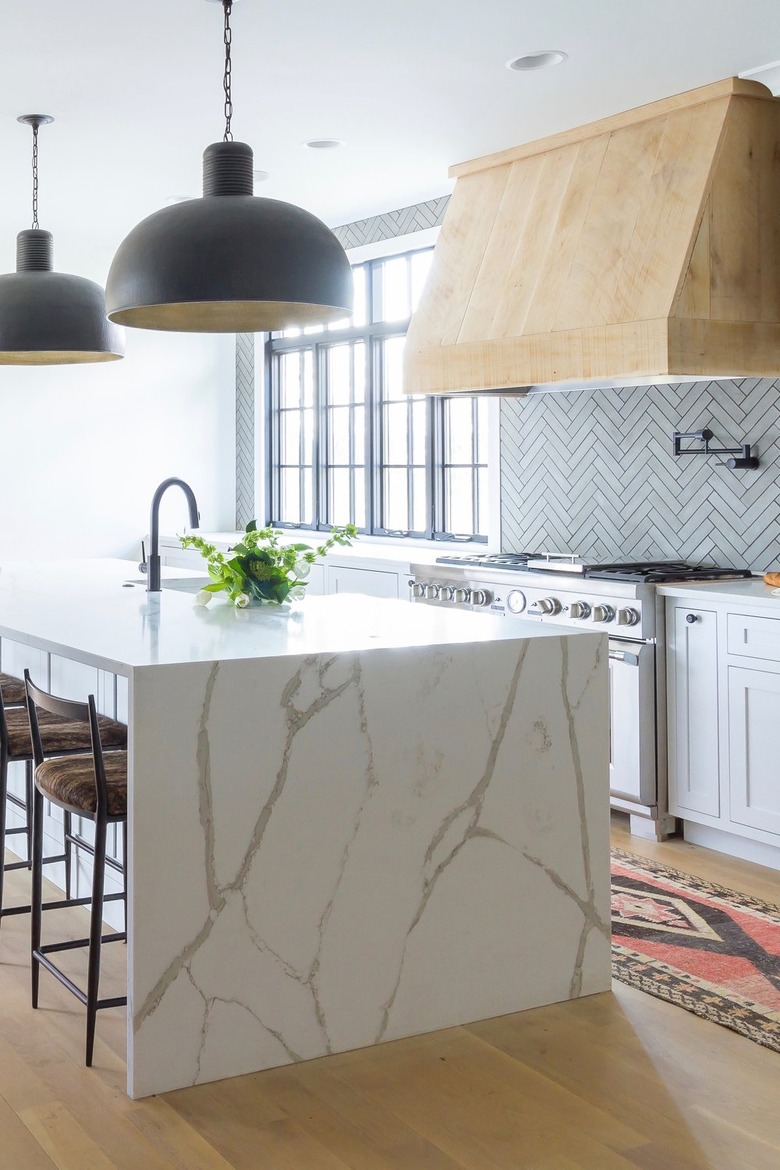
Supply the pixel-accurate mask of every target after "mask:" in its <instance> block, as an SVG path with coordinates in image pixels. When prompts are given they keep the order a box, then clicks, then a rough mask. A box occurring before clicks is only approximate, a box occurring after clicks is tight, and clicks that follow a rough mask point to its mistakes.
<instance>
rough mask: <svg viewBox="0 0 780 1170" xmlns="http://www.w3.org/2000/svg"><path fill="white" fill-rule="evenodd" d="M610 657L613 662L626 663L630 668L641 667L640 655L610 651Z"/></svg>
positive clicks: (626, 651) (622, 651)
mask: <svg viewBox="0 0 780 1170" xmlns="http://www.w3.org/2000/svg"><path fill="white" fill-rule="evenodd" d="M609 656H610V658H611V659H612V661H613V662H625V663H626V664H627V665H628V666H639V655H638V654H631V653H629V651H628V650H610V652H609Z"/></svg>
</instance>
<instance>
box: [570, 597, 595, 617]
mask: <svg viewBox="0 0 780 1170" xmlns="http://www.w3.org/2000/svg"><path fill="white" fill-rule="evenodd" d="M569 617H573V618H578V619H579V620H580V621H584V620H585V618H589V617H590V606H589V605H588V603H587V601H573V602H572V603H571V605H570V606H569Z"/></svg>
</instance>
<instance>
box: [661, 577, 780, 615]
mask: <svg viewBox="0 0 780 1170" xmlns="http://www.w3.org/2000/svg"><path fill="white" fill-rule="evenodd" d="M657 592H658V593H659V594H660V596H661V597H688V598H690V599H691V601H710V602H715V601H723V602H736V603H738V604H741V605H762V606H766V607H767V608H769V609H775V610H777V612H778V615H780V589H773V588H772V586H771V585H765V584H764V582H763V580H762V578H761V577H751V578H749V579H747V578H746V579H745V580H744V581H691V582H690V583H689V584H685V583H683V582H679V583H678V584H669V585H659V586H658V587H657Z"/></svg>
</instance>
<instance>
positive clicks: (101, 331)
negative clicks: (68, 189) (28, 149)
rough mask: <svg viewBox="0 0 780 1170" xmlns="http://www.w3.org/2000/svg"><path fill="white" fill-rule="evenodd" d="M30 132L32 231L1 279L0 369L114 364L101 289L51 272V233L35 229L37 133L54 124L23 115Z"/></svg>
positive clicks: (118, 349) (112, 331)
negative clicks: (31, 144) (14, 268)
mask: <svg viewBox="0 0 780 1170" xmlns="http://www.w3.org/2000/svg"><path fill="white" fill-rule="evenodd" d="M17 121H19V122H23V123H24V124H25V125H26V126H32V132H33V157H32V171H33V203H32V211H33V216H32V228H31V229H29V230H28V231H23V232H19V234H18V236H17V237H16V272H9V273H6V274H5V275H3V276H0V365H4V366H61V365H70V364H73V363H76V362H113V361H116V360H117V358H121V357H122V356H123V355H124V336H123V331H122V330H121V329H119V328H118V327H117V326H116V325H113V324H112V323H111V322H110V321H109V320H108V318H107V317H106V301H105V294H104V292H103V289H102V288H101V287H100V285H99V284H95V282H94V281H92V280H86V279H85V278H84V277H83V276H69V275H67V274H66V273H64V272H53V271H52V263H53V250H54V248H53V239H52V234H51V232H45V231H42V230H41V229H40V228H39V227H38V129H39V127H40V126H45V125H46V124H47V123H48V122H53V121H54V119H53V118H51V117H49V115H48V114H23V115H22V116H21V117H20V118H18V119H17Z"/></svg>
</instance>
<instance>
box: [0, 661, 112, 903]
mask: <svg viewBox="0 0 780 1170" xmlns="http://www.w3.org/2000/svg"><path fill="white" fill-rule="evenodd" d="M6 680H8V681H7V682H6ZM18 686H21V688H22V703H23V704H24V705H23V706H12V705H11V700H12V699H13V698H14V697H16V696H17V695H18ZM99 725H100V734H101V736H102V737H103V744H104V747H105V748H106V749H112V750H113V749H118V748H124V747H126V746H127V727H126V726H125V724H123V723H117V722H116V721H115V720H113V719H108V718H105V717H103V716H101V717H100V720H99ZM40 728H41V736H42V741H43V747H44V751H45V752H46V754H47V755H66V754H69V753H72V752H86V751H89V750H90V747H91V740H90V735H89V728H88V727H86V726H85V725H84V724H83V723H81V722H77V721H72V720H68V719H65V718H63V717H62V716H60V715H56V714H51V713H48V712H47V713H42V714H41V719H40ZM32 761H33V745H32V739H31V736H30V719H29V715H28V712H27V706H26V691H25V684H24V681H23V680H20V679H14V678H12V677H11V676H10V675H7V674H2V675H0V850H2V861H3V864H2V866H0V923H2V920H3V918H4V917H6V916H7V915H10V914H29V913H30V906H29V905H23V906H5V905H4V904H3V894H4V875H5V873H6V872H7V871H8V870H15V869H30V868H31V867H32V835H33V826H32V806H33V780H32ZM16 762H21V763H24V764H25V784H24V795H23V796H22V795H18V794H17V793H15V792H9V790H8V765H9V764H12V763H16ZM9 804H11V805H12V806H14V807H16V808H18V809H20V810H21V811H22V812H23V813H24V824H23V825H22V826H21V827H13V828H8V826H7V814H8V805H9ZM14 835H23V836H25V837H26V845H27V850H26V860H23V861H9V862H6V861H5V843H6V838H8V837H11V836H14ZM74 844H76V845H80V844H81V841H80V840H78V839H76V838H74V836H73V834H72V832H71V817H70V814H66V816H65V818H64V841H63V852H62V853H60V854H57V855H56V856H52V857H47V858H46V859H45V862H44V864H46V865H48V864H54V863H55V862H60V861H61V862H64V863H65V897H66V902H67V903H70V901H71V880H72V870H73V847H74ZM87 848H89V847H88V846H87ZM84 901H85V902H86V901H88V899H85V900H84ZM49 907H51V908H59V907H60V903H59V902H52V903H47V909H48V908H49Z"/></svg>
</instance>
